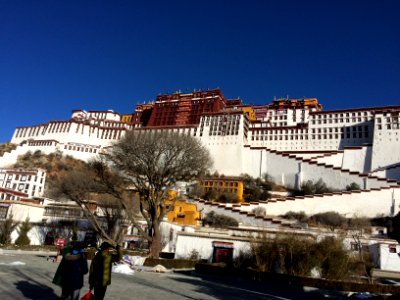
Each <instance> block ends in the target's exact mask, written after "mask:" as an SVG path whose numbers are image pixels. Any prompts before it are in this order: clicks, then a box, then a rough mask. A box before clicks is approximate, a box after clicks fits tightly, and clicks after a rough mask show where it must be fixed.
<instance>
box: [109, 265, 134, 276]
mask: <svg viewBox="0 0 400 300" xmlns="http://www.w3.org/2000/svg"><path fill="white" fill-rule="evenodd" d="M112 272H113V273H119V274H126V275H133V274H135V271H133V270H132V269H131V267H130V266H129V265H127V264H119V265H114V266H113V267H112Z"/></svg>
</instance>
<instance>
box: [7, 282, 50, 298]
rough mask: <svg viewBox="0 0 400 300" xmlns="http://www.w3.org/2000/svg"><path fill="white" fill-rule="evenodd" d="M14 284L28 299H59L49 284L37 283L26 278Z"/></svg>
mask: <svg viewBox="0 0 400 300" xmlns="http://www.w3.org/2000/svg"><path fill="white" fill-rule="evenodd" d="M14 284H15V287H16V288H17V289H18V290H20V291H21V293H22V294H23V295H24V297H25V298H26V299H34V300H39V299H40V300H42V299H43V300H45V299H52V300H54V299H57V295H56V294H55V293H54V290H53V289H52V288H49V287H48V286H45V285H41V284H35V283H32V282H29V281H26V280H20V281H18V282H16V283H14Z"/></svg>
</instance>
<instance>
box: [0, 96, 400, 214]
mask: <svg viewBox="0 0 400 300" xmlns="http://www.w3.org/2000/svg"><path fill="white" fill-rule="evenodd" d="M399 113H400V106H382V107H369V108H354V109H341V110H326V111H324V110H323V109H322V105H321V104H320V103H319V102H318V100H317V99H315V98H304V99H286V98H285V99H274V100H273V101H272V103H270V104H265V105H247V104H244V103H243V101H242V100H241V99H226V98H225V97H224V95H223V93H222V92H221V90H219V89H214V90H206V91H193V92H192V93H181V92H176V93H173V94H165V95H159V96H157V97H156V99H155V101H153V102H149V103H147V104H140V105H137V107H136V110H135V112H134V113H131V114H119V113H117V112H114V111H111V110H108V111H85V110H74V111H73V112H72V115H71V118H70V119H69V120H54V121H48V122H45V123H42V124H37V125H32V126H24V127H17V128H16V129H15V132H14V135H13V136H12V139H11V142H12V143H14V144H17V145H18V147H17V148H16V149H15V150H13V151H11V152H8V153H6V154H4V155H3V157H0V167H8V166H10V165H12V164H13V163H15V162H16V159H17V157H18V156H19V155H21V154H24V153H26V152H27V151H31V152H34V151H36V150H41V151H42V152H44V153H47V154H48V153H52V152H55V151H60V152H62V153H63V154H67V155H71V156H73V157H75V158H78V159H82V160H88V159H90V158H91V157H93V156H95V155H97V154H98V153H101V152H102V151H104V150H105V149H107V147H111V146H112V144H113V143H115V142H117V141H118V140H119V139H120V138H121V137H122V136H123V135H124V133H125V132H126V131H127V130H135V131H142V132H146V131H153V130H156V131H160V132H167V131H175V132H180V133H182V134H190V135H193V136H194V137H196V138H198V139H199V140H200V141H201V142H202V143H203V144H204V145H205V146H206V147H207V148H208V149H209V151H210V153H211V155H212V158H213V160H214V169H215V170H216V171H218V173H219V174H224V175H226V176H238V175H240V174H243V173H247V174H249V175H251V176H253V177H260V176H262V175H263V174H264V173H268V174H269V175H270V176H271V177H272V178H273V180H274V181H275V182H276V183H278V184H281V185H284V186H288V187H293V188H299V187H300V186H301V183H302V182H305V181H308V180H312V181H314V182H315V181H317V180H318V179H320V178H322V179H323V180H324V181H325V182H326V183H327V184H328V185H329V187H331V188H333V189H334V190H337V191H338V192H334V193H329V194H322V195H312V196H304V197H286V198H279V199H272V200H269V201H268V202H257V203H251V204H248V203H246V204H243V205H240V207H237V206H238V205H236V207H234V208H233V207H231V206H232V205H229V204H227V205H225V206H227V207H224V209H227V210H229V209H231V210H235V211H237V210H240V211H251V209H253V208H254V207H253V206H262V207H264V208H265V209H266V211H267V214H268V215H281V214H284V213H285V212H287V211H299V210H301V211H305V212H306V213H308V214H313V213H318V212H323V211H332V210H334V211H337V212H339V213H342V214H345V215H347V216H351V215H362V216H368V217H374V216H376V215H377V214H383V215H394V214H397V212H398V211H399V204H400V203H399V202H400V186H399V183H398V181H397V180H399V179H400V151H399V150H400V141H399V138H400V128H399V117H400V116H399ZM351 183H356V184H358V186H360V187H361V190H358V191H352V192H345V187H346V186H347V185H349V184H351Z"/></svg>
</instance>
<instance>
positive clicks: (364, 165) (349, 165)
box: [342, 146, 372, 173]
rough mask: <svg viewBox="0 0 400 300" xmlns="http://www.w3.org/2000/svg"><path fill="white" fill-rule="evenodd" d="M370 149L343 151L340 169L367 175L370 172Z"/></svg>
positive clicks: (348, 149)
mask: <svg viewBox="0 0 400 300" xmlns="http://www.w3.org/2000/svg"><path fill="white" fill-rule="evenodd" d="M371 160H372V147H371V146H363V147H349V148H345V149H344V154H343V163H342V169H348V170H350V171H357V172H360V173H368V172H369V171H370V170H371Z"/></svg>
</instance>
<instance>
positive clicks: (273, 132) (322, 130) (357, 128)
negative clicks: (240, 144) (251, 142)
mask: <svg viewBox="0 0 400 300" xmlns="http://www.w3.org/2000/svg"><path fill="white" fill-rule="evenodd" d="M361 131H365V132H368V131H369V126H368V125H364V126H361V125H359V126H351V127H325V128H311V129H308V128H303V129H286V130H285V129H273V130H253V135H256V136H257V135H276V134H303V133H305V134H308V133H309V132H310V133H333V132H341V133H342V132H361Z"/></svg>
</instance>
